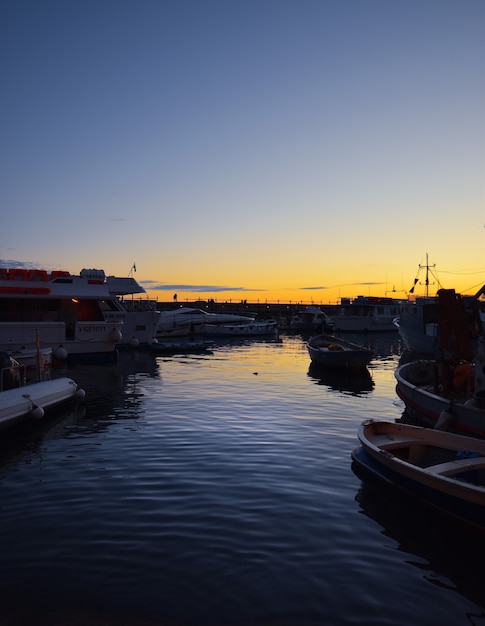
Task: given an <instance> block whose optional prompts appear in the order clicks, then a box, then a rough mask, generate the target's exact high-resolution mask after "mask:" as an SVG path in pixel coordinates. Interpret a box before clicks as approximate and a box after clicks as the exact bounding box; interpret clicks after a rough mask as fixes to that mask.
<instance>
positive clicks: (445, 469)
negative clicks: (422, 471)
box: [426, 456, 485, 476]
mask: <svg viewBox="0 0 485 626" xmlns="http://www.w3.org/2000/svg"><path fill="white" fill-rule="evenodd" d="M484 468H485V456H478V457H474V458H467V459H456V460H454V461H448V462H447V463H438V464H437V465H430V466H429V467H427V468H426V470H427V471H429V472H432V473H433V474H442V475H444V476H447V475H449V474H456V473H457V472H462V471H464V470H468V469H484Z"/></svg>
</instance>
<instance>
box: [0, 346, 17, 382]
mask: <svg viewBox="0 0 485 626" xmlns="http://www.w3.org/2000/svg"><path fill="white" fill-rule="evenodd" d="M20 386H21V375H20V363H19V362H18V361H16V360H15V359H14V358H12V357H11V356H10V354H8V352H0V391H4V390H5V389H14V388H15V387H20Z"/></svg>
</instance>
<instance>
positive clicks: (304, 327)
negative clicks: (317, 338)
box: [281, 304, 335, 334]
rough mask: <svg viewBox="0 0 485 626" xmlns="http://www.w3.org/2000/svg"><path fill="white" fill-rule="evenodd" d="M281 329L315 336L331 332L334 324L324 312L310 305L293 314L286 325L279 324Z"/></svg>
mask: <svg viewBox="0 0 485 626" xmlns="http://www.w3.org/2000/svg"><path fill="white" fill-rule="evenodd" d="M281 327H282V328H283V329H284V330H286V331H293V332H304V333H312V334H316V333H328V332H332V331H333V330H334V328H335V324H334V323H333V322H332V320H331V319H330V317H329V316H328V315H327V314H326V313H325V311H323V310H322V309H321V308H320V307H319V306H316V305H314V304H311V305H309V306H307V307H305V309H303V310H302V311H298V312H297V313H295V314H293V315H292V316H291V317H290V319H289V320H288V322H287V323H283V324H281Z"/></svg>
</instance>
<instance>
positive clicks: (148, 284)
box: [140, 280, 266, 293]
mask: <svg viewBox="0 0 485 626" xmlns="http://www.w3.org/2000/svg"><path fill="white" fill-rule="evenodd" d="M140 285H143V287H145V289H149V290H150V291H190V292H192V293H194V292H195V293H211V292H217V293H219V292H221V291H238V292H243V291H266V290H265V289H248V288H246V287H228V286H225V285H186V284H170V285H169V284H165V283H156V282H155V281H151V280H141V281H140Z"/></svg>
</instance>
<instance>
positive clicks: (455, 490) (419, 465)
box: [352, 419, 485, 529]
mask: <svg viewBox="0 0 485 626" xmlns="http://www.w3.org/2000/svg"><path fill="white" fill-rule="evenodd" d="M358 438H359V442H360V444H359V446H357V447H356V448H355V449H354V450H353V451H352V460H353V461H354V463H355V464H356V466H357V467H359V468H361V469H363V470H365V471H366V472H369V473H370V474H372V475H373V476H375V477H377V478H379V479H381V480H383V481H385V482H386V483H388V484H390V485H392V486H393V487H397V488H398V489H400V490H402V491H404V492H406V493H407V494H409V495H410V496H413V497H415V498H418V499H419V500H421V501H423V502H425V503H426V504H428V505H430V506H432V507H434V508H437V509H438V510H440V511H441V512H443V513H446V514H447V515H451V516H453V517H455V518H458V519H460V520H463V521H466V522H467V523H470V524H473V525H474V526H476V527H478V528H480V529H484V528H485V441H483V440H480V439H475V438H472V437H466V436H461V435H456V434H452V433H447V432H441V431H437V430H433V429H429V428H422V427H419V426H410V425H406V424H397V423H393V422H386V421H381V420H372V419H369V420H365V421H364V422H362V424H361V425H360V427H359V430H358Z"/></svg>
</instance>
